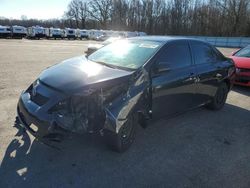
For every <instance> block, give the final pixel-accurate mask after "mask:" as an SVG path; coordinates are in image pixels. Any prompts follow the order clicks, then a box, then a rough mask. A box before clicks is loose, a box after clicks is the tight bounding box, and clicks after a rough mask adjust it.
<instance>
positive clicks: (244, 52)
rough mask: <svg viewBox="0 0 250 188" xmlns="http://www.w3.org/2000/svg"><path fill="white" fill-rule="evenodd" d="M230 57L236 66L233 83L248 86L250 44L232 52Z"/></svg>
mask: <svg viewBox="0 0 250 188" xmlns="http://www.w3.org/2000/svg"><path fill="white" fill-rule="evenodd" d="M231 58H232V59H233V61H234V62H235V66H236V79H235V84H237V85H242V86H250V45H249V46H246V47H245V48H242V49H240V50H238V51H236V52H234V53H233V54H232V56H231Z"/></svg>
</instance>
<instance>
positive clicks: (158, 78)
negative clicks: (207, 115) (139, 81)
mask: <svg viewBox="0 0 250 188" xmlns="http://www.w3.org/2000/svg"><path fill="white" fill-rule="evenodd" d="M154 63H155V64H154V66H153V68H152V70H153V71H152V116H153V119H158V118H163V117H167V116H169V115H173V114H176V113H179V112H182V111H185V110H187V109H189V108H191V107H192V104H193V100H194V95H195V82H196V69H195V66H194V64H193V63H192V58H191V53H190V47H189V44H188V42H187V41H184V40H183V41H182V40H181V41H175V42H171V43H169V44H167V45H166V46H165V47H164V49H163V50H162V51H161V52H160V54H159V55H158V57H157V58H156V60H155V62H154ZM163 65H164V66H163ZM161 67H165V69H162V70H161Z"/></svg>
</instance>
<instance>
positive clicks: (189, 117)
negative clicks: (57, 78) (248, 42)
mask: <svg viewBox="0 0 250 188" xmlns="http://www.w3.org/2000/svg"><path fill="white" fill-rule="evenodd" d="M88 43H89V41H86V42H85V41H59V40H57V41H47V40H39V41H38V40H0V49H1V50H0V187H2V188H5V187H110V186H112V187H175V188H176V187H227V188H228V187H237V188H238V187H246V188H247V187H250V178H249V177H250V163H249V161H250V97H249V96H250V88H243V87H236V86H235V87H234V89H233V91H231V92H230V94H229V97H228V100H227V104H226V106H225V107H224V108H223V109H222V110H221V111H219V112H213V111H209V110H206V109H204V108H201V109H197V110H195V111H191V112H188V113H185V114H183V115H181V116H179V117H175V118H171V119H168V120H161V121H158V122H156V123H152V124H150V126H149V127H148V128H147V129H145V130H143V129H142V128H138V134H137V138H136V141H135V143H134V144H133V145H132V147H131V148H130V150H128V151H127V152H126V153H123V154H118V153H115V152H112V151H110V150H108V149H107V148H106V147H105V145H104V144H103V143H102V139H101V138H99V137H93V136H85V137H76V138H74V139H72V140H69V141H67V142H65V143H64V145H63V150H62V151H58V150H55V149H52V148H50V147H47V146H46V145H43V144H41V143H39V142H38V141H36V140H34V138H33V137H32V136H30V135H28V134H27V133H24V132H23V131H22V130H21V129H20V127H19V125H16V124H15V117H16V104H17V100H18V97H19V94H20V93H21V91H22V90H23V89H26V88H27V87H28V85H29V84H30V83H31V82H32V81H33V80H34V79H35V78H37V76H38V74H39V73H40V72H41V71H42V70H43V69H45V68H46V67H48V66H50V65H52V64H55V63H58V62H60V61H62V60H64V59H66V58H70V57H73V56H77V55H81V54H83V52H84V51H85V49H86V47H87V45H88ZM220 50H221V51H222V52H223V53H224V54H226V55H228V54H230V53H231V52H232V51H233V50H234V49H222V48H221V49H220Z"/></svg>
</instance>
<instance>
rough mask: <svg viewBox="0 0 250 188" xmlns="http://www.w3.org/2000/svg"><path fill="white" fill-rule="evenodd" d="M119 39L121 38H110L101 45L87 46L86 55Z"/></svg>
mask: <svg viewBox="0 0 250 188" xmlns="http://www.w3.org/2000/svg"><path fill="white" fill-rule="evenodd" d="M119 39H121V37H110V38H108V39H107V40H105V41H103V42H102V43H96V44H89V45H88V49H87V51H86V52H85V53H86V54H87V55H90V54H92V53H93V52H95V51H96V50H98V49H100V48H102V47H103V46H106V45H108V44H110V43H112V42H115V41H116V40H119Z"/></svg>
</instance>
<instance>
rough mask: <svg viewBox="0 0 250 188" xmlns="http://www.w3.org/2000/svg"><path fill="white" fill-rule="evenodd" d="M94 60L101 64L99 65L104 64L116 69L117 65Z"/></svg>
mask: <svg viewBox="0 0 250 188" xmlns="http://www.w3.org/2000/svg"><path fill="white" fill-rule="evenodd" d="M91 61H92V60H91ZM94 62H95V63H98V64H101V65H104V66H107V67H109V68H112V69H117V66H115V65H111V64H108V63H104V62H103V61H94Z"/></svg>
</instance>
